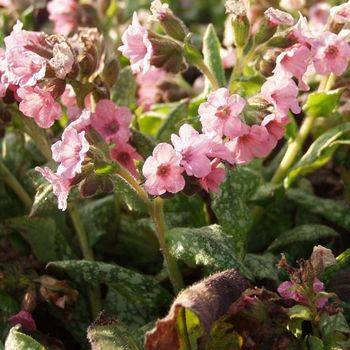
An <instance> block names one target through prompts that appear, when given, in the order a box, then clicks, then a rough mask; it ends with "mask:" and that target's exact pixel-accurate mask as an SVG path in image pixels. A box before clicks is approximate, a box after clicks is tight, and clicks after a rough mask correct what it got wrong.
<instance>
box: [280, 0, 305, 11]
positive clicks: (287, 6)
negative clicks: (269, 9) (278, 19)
mask: <svg viewBox="0 0 350 350" xmlns="http://www.w3.org/2000/svg"><path fill="white" fill-rule="evenodd" d="M279 5H280V7H281V8H283V9H284V10H287V11H290V12H293V11H299V10H300V9H301V8H303V7H304V6H305V0H281V1H280V3H279Z"/></svg>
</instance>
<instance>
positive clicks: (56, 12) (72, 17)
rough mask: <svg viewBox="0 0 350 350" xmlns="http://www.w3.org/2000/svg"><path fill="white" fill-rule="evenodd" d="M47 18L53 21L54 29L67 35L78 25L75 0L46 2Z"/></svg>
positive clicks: (76, 2)
mask: <svg viewBox="0 0 350 350" xmlns="http://www.w3.org/2000/svg"><path fill="white" fill-rule="evenodd" d="M47 10H48V12H49V19H50V20H51V21H53V22H54V23H55V28H54V31H55V32H56V33H58V34H62V35H65V36H67V35H68V34H69V33H70V32H71V31H72V30H73V29H75V28H76V27H77V26H78V15H77V11H78V1H77V0H52V1H50V2H49V3H48V4H47Z"/></svg>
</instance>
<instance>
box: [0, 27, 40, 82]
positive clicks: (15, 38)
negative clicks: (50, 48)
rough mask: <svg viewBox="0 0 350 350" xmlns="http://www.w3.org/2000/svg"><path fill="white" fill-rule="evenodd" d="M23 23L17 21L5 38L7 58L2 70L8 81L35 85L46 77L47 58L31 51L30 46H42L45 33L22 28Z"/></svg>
mask: <svg viewBox="0 0 350 350" xmlns="http://www.w3.org/2000/svg"><path fill="white" fill-rule="evenodd" d="M22 26H23V25H22V23H21V22H17V23H16V25H15V26H14V27H13V30H12V32H11V34H10V35H9V36H7V37H6V38H5V39H4V40H5V46H6V51H5V58H4V59H3V61H2V70H3V71H4V78H6V82H7V83H9V84H13V85H19V86H33V85H35V84H36V83H37V81H38V80H40V79H42V78H44V76H45V72H46V60H45V59H44V58H43V57H41V56H39V55H38V54H36V53H34V52H33V51H30V50H29V49H28V47H36V46H41V45H42V44H43V42H44V41H45V34H43V33H37V32H29V31H26V30H22Z"/></svg>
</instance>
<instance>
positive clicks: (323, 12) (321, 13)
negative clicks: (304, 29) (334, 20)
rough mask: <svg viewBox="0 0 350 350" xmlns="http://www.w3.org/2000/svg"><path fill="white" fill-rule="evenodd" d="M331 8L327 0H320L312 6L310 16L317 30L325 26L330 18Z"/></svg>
mask: <svg viewBox="0 0 350 350" xmlns="http://www.w3.org/2000/svg"><path fill="white" fill-rule="evenodd" d="M330 8H331V6H330V5H329V4H328V3H327V2H319V3H317V4H315V5H312V6H311V7H310V9H309V18H310V23H311V25H312V27H316V29H317V30H321V29H323V28H324V26H325V25H326V24H327V21H328V18H329V12H330V11H329V10H330Z"/></svg>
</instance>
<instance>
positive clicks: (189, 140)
mask: <svg viewBox="0 0 350 350" xmlns="http://www.w3.org/2000/svg"><path fill="white" fill-rule="evenodd" d="M171 142H172V144H173V145H174V148H175V150H176V151H177V152H178V153H179V154H181V157H182V159H181V162H180V164H181V165H182V166H183V167H184V168H185V170H186V173H187V175H189V176H195V177H198V178H201V177H205V176H207V175H208V174H209V173H210V171H211V163H210V160H209V158H208V157H207V153H208V151H209V143H210V141H209V140H208V139H207V138H206V137H205V136H204V135H203V134H202V135H201V134H199V132H198V131H196V130H195V129H194V128H193V127H192V126H191V125H189V124H184V125H182V126H181V128H180V130H179V136H177V135H175V134H172V135H171Z"/></svg>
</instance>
